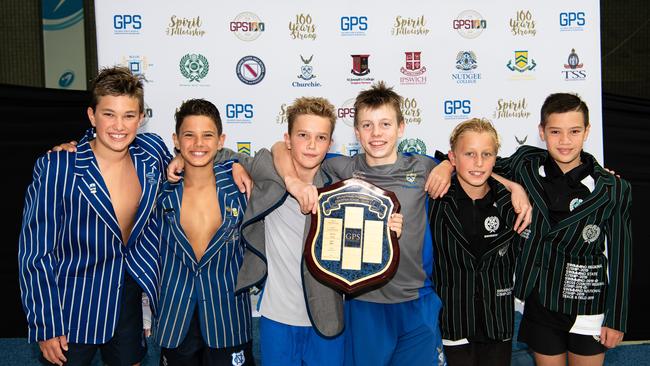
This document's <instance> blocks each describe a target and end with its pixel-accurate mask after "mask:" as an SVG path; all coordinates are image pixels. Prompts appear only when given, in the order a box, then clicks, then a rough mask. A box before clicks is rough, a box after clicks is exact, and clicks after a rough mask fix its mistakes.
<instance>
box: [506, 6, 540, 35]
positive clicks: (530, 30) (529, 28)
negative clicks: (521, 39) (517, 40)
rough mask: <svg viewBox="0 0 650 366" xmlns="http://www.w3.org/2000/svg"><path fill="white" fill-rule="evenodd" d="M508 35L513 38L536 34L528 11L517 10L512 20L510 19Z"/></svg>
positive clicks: (533, 21)
mask: <svg viewBox="0 0 650 366" xmlns="http://www.w3.org/2000/svg"><path fill="white" fill-rule="evenodd" d="M509 24H510V33H512V35H513V36H531V37H534V36H535V35H536V34H537V29H535V19H534V18H533V14H532V13H531V12H530V10H518V11H517V13H516V14H515V17H514V18H510V23H509Z"/></svg>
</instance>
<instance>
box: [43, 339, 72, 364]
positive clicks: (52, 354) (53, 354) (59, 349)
mask: <svg viewBox="0 0 650 366" xmlns="http://www.w3.org/2000/svg"><path fill="white" fill-rule="evenodd" d="M38 347H39V348H40V349H41V352H42V353H43V357H45V359H46V360H48V361H50V362H51V363H53V364H56V365H59V366H63V363H64V362H66V361H68V359H66V358H65V356H64V355H63V351H67V350H68V339H67V338H66V336H64V335H62V336H59V337H54V338H50V339H48V340H46V341H40V342H38Z"/></svg>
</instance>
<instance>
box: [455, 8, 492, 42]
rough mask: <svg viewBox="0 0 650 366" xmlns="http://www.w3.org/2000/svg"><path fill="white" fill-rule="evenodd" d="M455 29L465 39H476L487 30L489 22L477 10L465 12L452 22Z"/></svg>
mask: <svg viewBox="0 0 650 366" xmlns="http://www.w3.org/2000/svg"><path fill="white" fill-rule="evenodd" d="M452 26H453V28H454V29H455V30H456V31H457V32H458V34H460V35H461V36H462V37H463V38H468V39H472V38H476V37H478V36H480V35H481V33H483V30H484V29H485V28H487V20H485V19H483V16H482V15H481V14H479V12H477V11H476V10H465V11H463V12H462V13H460V14H458V16H457V17H456V19H454V21H453V22H452Z"/></svg>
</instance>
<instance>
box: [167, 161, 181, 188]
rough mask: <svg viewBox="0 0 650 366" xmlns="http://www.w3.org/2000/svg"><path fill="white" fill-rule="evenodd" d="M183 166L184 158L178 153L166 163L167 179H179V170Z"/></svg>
mask: <svg viewBox="0 0 650 366" xmlns="http://www.w3.org/2000/svg"><path fill="white" fill-rule="evenodd" d="M184 168H185V160H183V158H182V157H181V156H180V155H176V156H175V157H174V159H172V161H170V162H169V165H167V180H168V181H170V182H172V183H176V182H178V181H179V180H181V175H180V174H181V172H182V171H183V169H184Z"/></svg>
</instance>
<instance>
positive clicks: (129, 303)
mask: <svg viewBox="0 0 650 366" xmlns="http://www.w3.org/2000/svg"><path fill="white" fill-rule="evenodd" d="M98 349H99V351H100V353H101V355H102V361H103V362H104V364H105V365H109V366H127V365H128V366H131V365H133V364H136V363H138V362H140V361H142V359H143V358H144V356H145V355H146V354H147V342H146V341H145V338H144V332H143V330H142V289H141V288H140V286H139V285H138V283H137V282H135V280H134V279H133V278H132V277H131V276H130V275H129V274H128V273H127V272H126V271H125V272H124V284H123V285H122V299H121V302H120V313H119V318H118V320H117V325H116V327H115V332H114V333H113V337H112V338H111V339H110V340H109V341H108V342H106V343H103V344H83V343H69V344H68V350H67V351H65V352H64V353H63V354H64V355H65V357H66V359H67V360H68V361H67V362H66V363H65V365H66V366H77V365H79V366H81V365H90V363H91V361H92V360H93V358H94V357H95V353H97V350H98ZM40 361H41V363H43V364H45V365H54V364H53V363H50V362H49V361H47V360H46V359H45V358H44V357H43V354H41V356H40Z"/></svg>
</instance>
